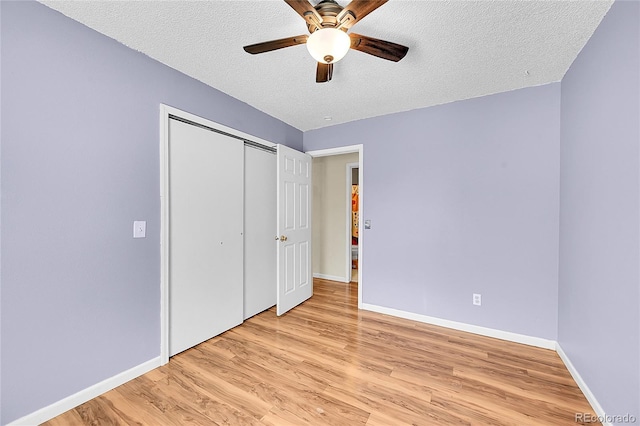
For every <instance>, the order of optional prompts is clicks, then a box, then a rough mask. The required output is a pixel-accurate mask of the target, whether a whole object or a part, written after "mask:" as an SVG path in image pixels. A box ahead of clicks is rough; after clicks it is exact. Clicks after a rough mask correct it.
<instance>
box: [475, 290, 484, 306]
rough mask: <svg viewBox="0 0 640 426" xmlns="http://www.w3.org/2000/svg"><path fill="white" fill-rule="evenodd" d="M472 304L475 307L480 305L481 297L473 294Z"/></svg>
mask: <svg viewBox="0 0 640 426" xmlns="http://www.w3.org/2000/svg"><path fill="white" fill-rule="evenodd" d="M473 304H474V305H476V306H480V305H482V295H481V294H477V293H473Z"/></svg>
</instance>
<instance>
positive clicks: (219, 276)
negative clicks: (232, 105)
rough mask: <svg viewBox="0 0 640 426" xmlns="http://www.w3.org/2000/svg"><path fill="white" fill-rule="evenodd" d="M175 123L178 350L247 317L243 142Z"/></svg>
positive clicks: (173, 290)
mask: <svg viewBox="0 0 640 426" xmlns="http://www.w3.org/2000/svg"><path fill="white" fill-rule="evenodd" d="M169 121H170V122H169V194H170V195H169V354H170V355H171V356H172V355H175V354H177V353H179V352H182V351H184V350H185V349H188V348H190V347H192V346H195V345H197V344H198V343H201V342H203V341H205V340H207V339H209V338H211V337H213V336H215V335H217V334H220V333H222V332H223V331H225V330H228V329H230V328H232V327H235V326H236V325H238V324H240V323H242V320H243V235H242V233H243V203H244V200H243V198H244V197H243V192H244V188H243V186H244V185H243V180H244V144H243V143H242V141H239V140H237V139H233V138H230V137H228V136H224V135H221V134H219V133H215V132H213V131H211V130H207V129H203V128H200V127H197V126H194V125H191V124H186V123H183V122H180V121H177V120H174V119H171V120H169Z"/></svg>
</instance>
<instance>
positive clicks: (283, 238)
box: [276, 235, 287, 242]
mask: <svg viewBox="0 0 640 426" xmlns="http://www.w3.org/2000/svg"><path fill="white" fill-rule="evenodd" d="M277 239H278V238H276V240H277ZM280 241H281V242H285V241H287V236H286V235H281V236H280Z"/></svg>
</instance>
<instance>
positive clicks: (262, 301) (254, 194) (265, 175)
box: [244, 146, 277, 319]
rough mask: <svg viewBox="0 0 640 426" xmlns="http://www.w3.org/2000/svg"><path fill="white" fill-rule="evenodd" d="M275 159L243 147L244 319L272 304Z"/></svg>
mask: <svg viewBox="0 0 640 426" xmlns="http://www.w3.org/2000/svg"><path fill="white" fill-rule="evenodd" d="M276 166H277V163H276V155H275V153H270V152H265V151H262V150H259V149H256V148H252V147H250V146H246V147H245V170H244V176H245V178H244V192H245V200H244V203H245V204H244V206H245V209H244V213H245V224H244V226H245V228H244V237H245V240H244V241H245V244H244V259H245V262H244V319H247V318H249V317H251V316H253V315H255V314H257V313H259V312H262V311H264V310H265V309H269V308H270V307H272V306H273V305H275V304H276V298H277V293H276V291H277V283H276V272H277V270H276V264H277V259H276V255H277V251H276V249H277V241H276V240H275V237H276V232H277V222H276V220H277V216H276V189H277V186H276V183H277V181H276Z"/></svg>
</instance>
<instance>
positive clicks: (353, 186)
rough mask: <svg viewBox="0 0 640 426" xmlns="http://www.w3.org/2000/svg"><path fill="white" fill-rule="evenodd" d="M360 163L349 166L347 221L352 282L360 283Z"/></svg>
mask: <svg viewBox="0 0 640 426" xmlns="http://www.w3.org/2000/svg"><path fill="white" fill-rule="evenodd" d="M358 166H359V163H349V164H347V193H348V195H349V197H348V198H349V199H348V200H347V221H348V222H349V230H348V231H347V235H348V238H349V239H350V240H351V250H350V253H349V260H350V261H351V282H356V283H357V282H358V240H359V236H360V232H359V229H358V227H359V226H358V225H359V224H360V211H359V208H360V203H359V201H360V185H359V180H358V174H359V172H360V168H359V167H358Z"/></svg>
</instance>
